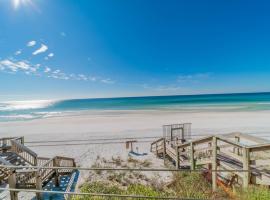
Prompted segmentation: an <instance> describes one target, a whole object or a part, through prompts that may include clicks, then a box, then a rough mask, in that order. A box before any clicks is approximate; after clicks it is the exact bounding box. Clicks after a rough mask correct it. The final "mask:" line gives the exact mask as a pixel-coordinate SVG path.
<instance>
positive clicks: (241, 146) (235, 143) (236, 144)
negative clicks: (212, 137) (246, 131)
mask: <svg viewBox="0 0 270 200" xmlns="http://www.w3.org/2000/svg"><path fill="white" fill-rule="evenodd" d="M217 139H218V140H220V141H222V142H225V143H228V144H231V145H232V146H235V147H240V148H245V147H247V146H246V145H243V144H239V143H237V142H234V141H231V140H228V139H226V138H224V137H222V136H218V137H217Z"/></svg>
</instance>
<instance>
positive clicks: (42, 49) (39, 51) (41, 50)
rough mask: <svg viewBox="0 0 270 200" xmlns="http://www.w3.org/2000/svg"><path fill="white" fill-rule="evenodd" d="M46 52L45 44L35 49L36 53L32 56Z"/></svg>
mask: <svg viewBox="0 0 270 200" xmlns="http://www.w3.org/2000/svg"><path fill="white" fill-rule="evenodd" d="M47 50H48V47H47V46H46V45H45V44H41V47H40V48H39V49H37V50H36V51H34V52H33V53H32V54H33V55H37V54H40V53H44V52H46V51H47Z"/></svg>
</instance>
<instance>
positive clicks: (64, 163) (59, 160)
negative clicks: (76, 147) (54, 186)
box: [55, 156, 76, 174]
mask: <svg viewBox="0 0 270 200" xmlns="http://www.w3.org/2000/svg"><path fill="white" fill-rule="evenodd" d="M55 163H56V165H57V166H58V167H76V163H75V160H74V159H73V158H68V157H63V156H56V157H55ZM72 171H74V170H73V169H58V171H57V172H58V173H59V174H67V173H71V172H72Z"/></svg>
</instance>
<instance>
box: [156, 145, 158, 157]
mask: <svg viewBox="0 0 270 200" xmlns="http://www.w3.org/2000/svg"><path fill="white" fill-rule="evenodd" d="M157 147H158V146H157V142H156V156H157V157H158V148H157Z"/></svg>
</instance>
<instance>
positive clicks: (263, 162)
mask: <svg viewBox="0 0 270 200" xmlns="http://www.w3.org/2000/svg"><path fill="white" fill-rule="evenodd" d="M250 164H251V165H257V166H270V158H268V159H256V160H251V161H250Z"/></svg>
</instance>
